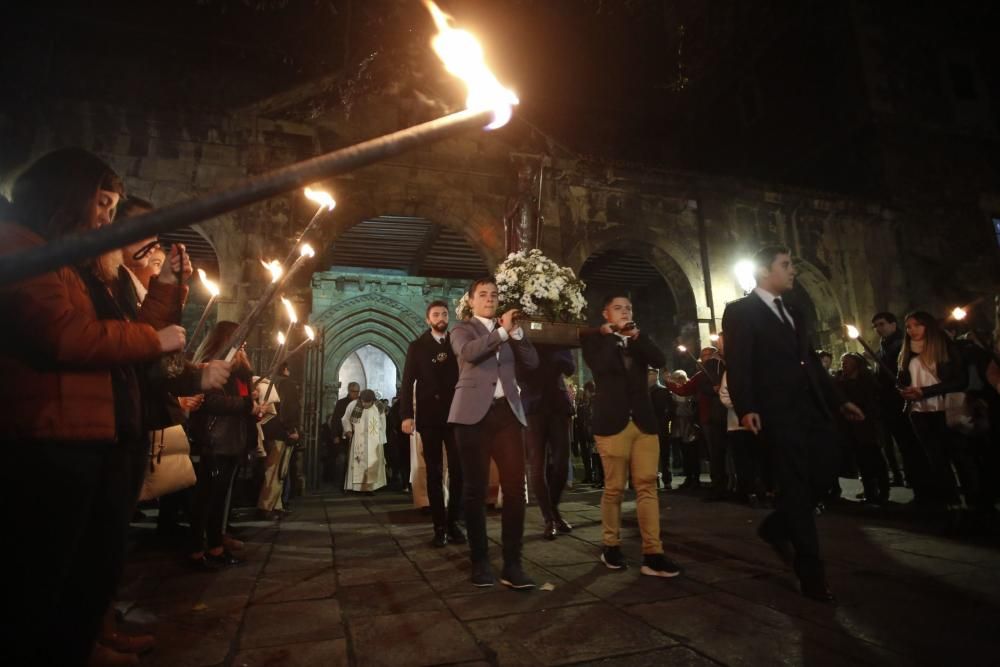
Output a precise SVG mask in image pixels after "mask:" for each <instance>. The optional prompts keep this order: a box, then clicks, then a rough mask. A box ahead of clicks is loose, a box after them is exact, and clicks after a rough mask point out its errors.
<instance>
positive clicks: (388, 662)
mask: <svg viewBox="0 0 1000 667" xmlns="http://www.w3.org/2000/svg"><path fill="white" fill-rule="evenodd" d="M348 631H349V633H350V638H351V646H352V648H353V652H354V659H355V662H354V664H356V665H359V666H361V667H382V666H383V665H384V666H385V667H418V666H421V665H435V664H448V663H455V662H469V661H475V660H481V659H482V658H483V653H482V651H481V650H480V648H479V646H478V645H477V644H476V642H475V640H474V639H473V638H472V636H471V635H470V634H469V632H468V631H467V630H466V629H465V628H464V627H463V626H462V624H461V623H459V622H458V621H457V620H455V618H454V617H453V616H451V615H450V614H448V613H447V612H441V611H437V612H435V611H431V612H426V611H418V612H410V613H406V614H394V615H390V616H361V617H358V618H352V619H349V620H348Z"/></svg>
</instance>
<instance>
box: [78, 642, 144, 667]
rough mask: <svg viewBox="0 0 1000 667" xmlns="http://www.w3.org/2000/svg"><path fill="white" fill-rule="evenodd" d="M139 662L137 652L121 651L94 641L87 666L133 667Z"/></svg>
mask: <svg viewBox="0 0 1000 667" xmlns="http://www.w3.org/2000/svg"><path fill="white" fill-rule="evenodd" d="M138 664H139V656H137V655H136V654H135V653H121V652H119V651H116V650H114V649H113V648H110V647H108V646H105V645H104V644H101V643H100V642H94V648H92V649H91V650H90V657H89V658H88V659H87V667H132V665H138Z"/></svg>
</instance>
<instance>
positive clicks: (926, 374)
mask: <svg viewBox="0 0 1000 667" xmlns="http://www.w3.org/2000/svg"><path fill="white" fill-rule="evenodd" d="M909 369H910V386H911V387H930V386H931V385H934V384H937V383H939V382H940V381H941V380H939V379H938V377H937V376H936V375H934V373H931V372H930V371H929V370H927V367H926V366H924V365H923V364H922V363H920V357H912V358H911V359H910V366H909ZM910 409H911V410H912V411H913V412H943V411H944V396H931V397H930V398H921V399H920V400H919V401H913V403H912V404H911V405H910Z"/></svg>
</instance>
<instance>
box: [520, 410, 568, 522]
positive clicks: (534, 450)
mask: <svg viewBox="0 0 1000 667" xmlns="http://www.w3.org/2000/svg"><path fill="white" fill-rule="evenodd" d="M527 419H528V430H527V431H526V432H525V434H524V445H525V450H526V451H527V454H528V487H529V488H530V489H531V494H532V495H533V496H534V497H535V502H537V503H538V508H539V509H540V510H541V511H542V518H544V519H545V520H546V521H556V520H557V519H559V518H560V516H559V500H560V499H561V498H562V493H563V489H565V488H566V480H567V479H568V478H569V422H570V416H569V415H567V414H553V413H545V412H543V413H541V414H533V415H528V416H527ZM504 502H506V496H505V499H504Z"/></svg>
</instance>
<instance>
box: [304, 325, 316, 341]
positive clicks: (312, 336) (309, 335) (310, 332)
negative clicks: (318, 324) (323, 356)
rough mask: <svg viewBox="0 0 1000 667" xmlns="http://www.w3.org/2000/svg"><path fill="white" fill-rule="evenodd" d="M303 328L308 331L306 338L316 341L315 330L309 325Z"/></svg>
mask: <svg viewBox="0 0 1000 667" xmlns="http://www.w3.org/2000/svg"><path fill="white" fill-rule="evenodd" d="M303 328H304V329H305V331H306V337H307V338H308V339H309V340H316V332H315V331H313V328H312V327H311V326H309V325H308V324H307V325H305V327H303Z"/></svg>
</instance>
